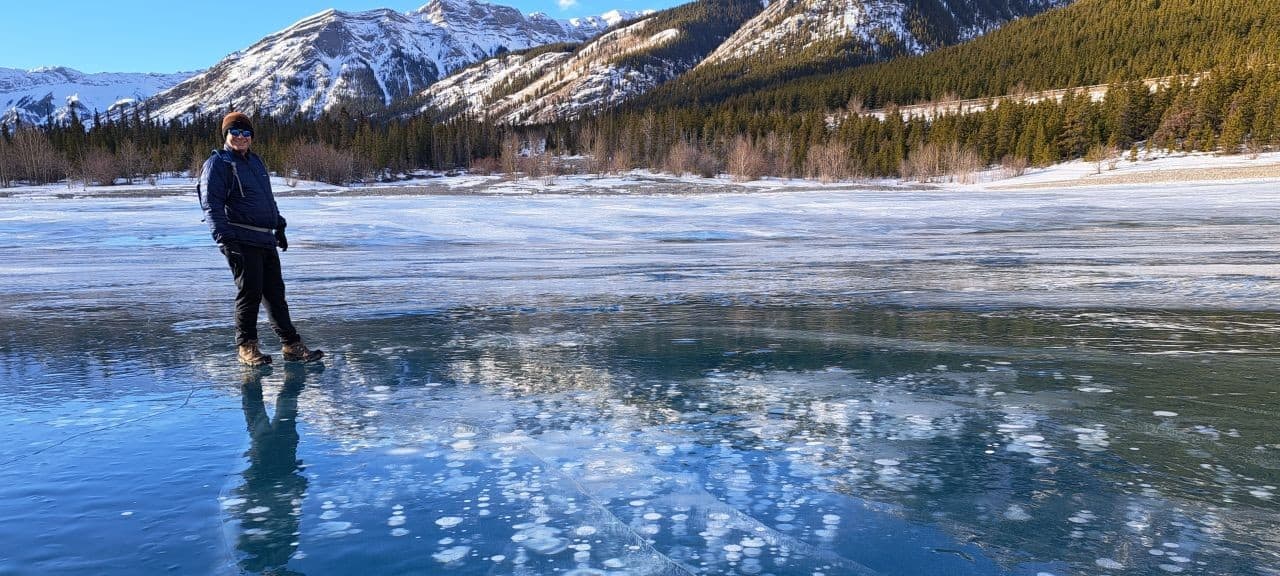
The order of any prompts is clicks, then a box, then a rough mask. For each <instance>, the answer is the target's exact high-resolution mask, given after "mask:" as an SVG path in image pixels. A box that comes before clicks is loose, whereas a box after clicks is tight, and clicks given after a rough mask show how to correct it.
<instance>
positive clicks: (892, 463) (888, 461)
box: [876, 458, 900, 466]
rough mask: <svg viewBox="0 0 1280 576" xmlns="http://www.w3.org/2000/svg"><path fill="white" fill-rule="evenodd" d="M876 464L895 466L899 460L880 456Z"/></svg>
mask: <svg viewBox="0 0 1280 576" xmlns="http://www.w3.org/2000/svg"><path fill="white" fill-rule="evenodd" d="M876 464H878V465H880V466H897V465H898V464H900V462H898V461H897V460H894V459H893V458H880V459H877V460H876Z"/></svg>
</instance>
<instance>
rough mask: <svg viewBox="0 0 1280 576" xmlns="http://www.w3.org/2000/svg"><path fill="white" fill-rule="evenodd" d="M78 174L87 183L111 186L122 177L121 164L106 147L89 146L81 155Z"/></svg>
mask: <svg viewBox="0 0 1280 576" xmlns="http://www.w3.org/2000/svg"><path fill="white" fill-rule="evenodd" d="M77 171H78V174H77V175H78V176H79V177H80V179H81V180H84V183H85V185H91V184H97V185H99V186H110V185H112V184H114V183H115V181H116V178H118V177H120V166H119V163H118V162H117V161H116V157H115V155H113V154H112V153H111V152H109V151H108V150H107V149H106V148H97V147H94V148H89V149H87V150H85V151H84V154H83V155H82V156H81V157H80V162H79V165H78V166H77Z"/></svg>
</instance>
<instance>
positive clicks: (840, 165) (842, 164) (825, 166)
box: [804, 143, 855, 182]
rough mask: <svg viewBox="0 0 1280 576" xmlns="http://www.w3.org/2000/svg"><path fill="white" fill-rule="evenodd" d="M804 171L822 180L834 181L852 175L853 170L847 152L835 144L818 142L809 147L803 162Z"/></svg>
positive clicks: (845, 178) (811, 176)
mask: <svg viewBox="0 0 1280 576" xmlns="http://www.w3.org/2000/svg"><path fill="white" fill-rule="evenodd" d="M804 166H805V173H806V174H807V175H808V176H809V177H810V178H817V179H818V180H820V181H822V182H835V181H837V180H847V179H849V178H851V177H853V175H854V173H855V171H854V170H853V165H852V162H851V159H850V158H849V153H848V152H847V151H846V150H845V149H844V148H842V147H840V146H839V145H837V144H834V143H829V144H819V145H817V146H814V147H812V148H810V149H809V155H808V156H807V157H806V158H805V162H804Z"/></svg>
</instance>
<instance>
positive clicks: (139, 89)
mask: <svg viewBox="0 0 1280 576" xmlns="http://www.w3.org/2000/svg"><path fill="white" fill-rule="evenodd" d="M192 74H194V73H193V72H178V73H175V74H135V73H97V74H85V73H83V72H79V71H77V70H72V69H70V68H61V67H59V68H36V69H34V70H15V69H13V68H0V124H4V125H8V126H13V125H14V124H15V123H16V122H19V121H20V122H22V123H23V124H44V123H45V122H46V121H48V119H49V118H53V120H54V121H57V122H61V121H64V120H68V119H69V118H70V117H71V112H72V111H73V110H74V111H75V113H76V115H77V116H78V117H79V118H80V119H81V121H83V122H84V123H85V125H90V124H92V121H93V113H94V111H95V110H96V111H98V112H100V113H102V114H106V113H107V112H109V111H114V110H116V109H118V108H120V107H125V106H128V105H131V104H133V103H135V102H138V101H140V100H142V99H144V98H148V97H150V96H152V95H154V94H156V93H158V92H161V91H163V90H166V89H168V88H171V87H173V86H174V85H176V84H178V83H179V82H182V81H183V80H186V79H187V78H190V77H191V75H192Z"/></svg>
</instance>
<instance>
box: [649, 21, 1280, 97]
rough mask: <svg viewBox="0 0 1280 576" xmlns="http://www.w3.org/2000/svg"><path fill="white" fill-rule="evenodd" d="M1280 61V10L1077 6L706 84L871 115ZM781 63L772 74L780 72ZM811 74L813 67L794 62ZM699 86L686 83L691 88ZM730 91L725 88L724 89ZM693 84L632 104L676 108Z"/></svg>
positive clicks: (714, 89) (734, 93)
mask: <svg viewBox="0 0 1280 576" xmlns="http://www.w3.org/2000/svg"><path fill="white" fill-rule="evenodd" d="M1277 62H1280V5H1277V4H1276V3H1275V2H1260V1H1258V0H1078V1H1077V2H1075V3H1073V4H1071V5H1069V6H1066V7H1063V8H1059V9H1057V10H1051V11H1049V12H1046V13H1044V14H1041V15H1039V16H1036V17H1032V18H1025V19H1021V20H1017V21H1014V22H1011V23H1009V24H1008V25H1006V26H1004V27H1002V28H1000V29H998V30H996V31H994V32H991V33H990V34H987V35H984V36H981V37H979V38H977V39H975V40H973V41H971V42H967V43H964V44H960V45H956V46H950V47H947V48H942V49H939V50H936V51H933V52H930V53H928V54H924V55H922V56H913V57H905V58H898V59H894V60H890V61H888V62H883V63H873V64H868V65H863V66H857V67H853V68H843V69H835V70H834V71H829V72H816V71H815V73H814V74H810V75H808V76H805V77H803V78H795V77H794V76H793V77H791V78H785V79H783V80H782V81H779V82H773V83H769V84H767V85H756V86H754V87H753V89H751V90H741V89H736V88H734V89H728V90H726V89H724V88H722V87H720V86H716V85H705V80H704V86H703V88H702V89H701V91H702V93H704V94H717V93H721V92H723V93H724V98H723V101H725V102H727V103H729V105H731V106H732V107H735V108H736V107H743V108H747V109H750V110H787V111H802V110H813V109H824V110H830V109H835V108H840V107H843V106H845V105H846V104H847V103H849V102H850V101H851V100H856V101H858V102H861V103H862V104H863V105H865V106H868V107H879V106H884V105H887V104H890V103H897V104H911V103H915V102H920V101H928V100H937V99H942V98H945V97H959V98H977V97H984V96H998V95H1002V94H1008V93H1012V92H1016V91H1019V90H1045V89H1053V88H1067V87H1072V86H1083V85H1089V84H1107V83H1113V82H1121V81H1127V80H1136V79H1141V78H1149V77H1155V76H1167V75H1173V74H1184V73H1195V72H1201V71H1204V70H1209V69H1211V68H1216V67H1221V66H1232V65H1258V64H1275V63H1277ZM789 65H790V64H788V63H787V62H783V61H779V62H775V63H773V64H772V65H771V66H772V67H774V68H778V69H787V68H788V66H789ZM796 65H797V66H800V67H809V68H812V67H813V64H812V63H807V62H799V63H796ZM695 80H697V79H696V78H693V77H690V78H689V79H688V81H687V82H688V84H692V83H693V82H694V81H695ZM729 85H730V86H734V84H733V83H732V82H730V84H729ZM694 90H695V87H693V86H691V85H685V86H675V85H673V86H672V87H671V88H668V89H667V90H664V91H661V92H660V93H655V94H653V95H652V96H651V97H650V98H646V99H643V100H640V101H637V105H640V106H649V107H653V106H656V107H662V106H679V105H683V104H687V103H689V102H693V101H702V102H707V101H708V99H707V97H706V96H703V97H699V98H692V97H691V96H689V94H690V93H692V92H693V91H694Z"/></svg>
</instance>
